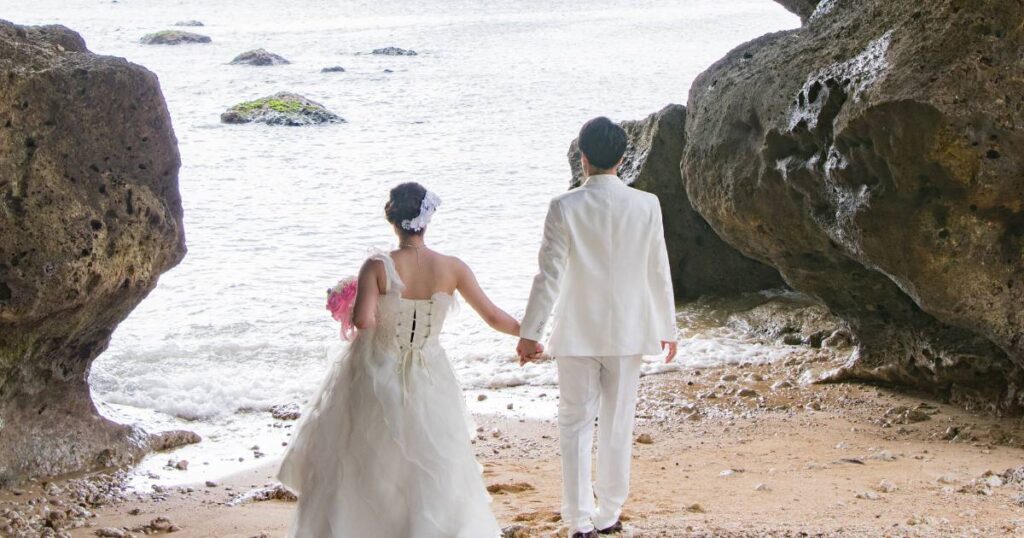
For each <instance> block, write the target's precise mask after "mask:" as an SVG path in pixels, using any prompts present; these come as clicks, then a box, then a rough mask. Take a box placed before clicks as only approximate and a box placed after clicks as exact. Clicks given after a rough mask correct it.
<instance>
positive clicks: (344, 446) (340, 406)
mask: <svg viewBox="0 0 1024 538" xmlns="http://www.w3.org/2000/svg"><path fill="white" fill-rule="evenodd" d="M374 259H379V260H380V261H382V262H383V263H384V266H385V267H386V269H387V275H388V287H387V290H386V293H385V294H384V295H383V296H382V297H381V300H380V303H379V306H378V312H377V326H376V327H375V328H372V329H366V330H363V331H360V332H359V334H358V335H357V336H356V338H355V340H353V342H352V343H351V345H349V346H348V348H347V349H346V350H345V351H343V352H342V353H341V355H340V356H339V357H337V358H336V359H335V360H334V361H333V363H332V364H331V369H330V371H329V372H328V374H327V377H326V379H325V380H324V383H323V385H322V387H321V388H320V392H319V393H318V394H317V395H316V396H315V398H314V400H313V401H312V403H311V404H310V405H309V406H308V408H307V409H306V411H305V413H304V416H303V421H302V423H301V424H300V425H299V427H298V430H297V432H296V433H295V436H294V438H293V439H292V441H291V444H290V447H289V449H288V452H287V453H286V454H285V457H284V461H283V462H282V463H281V469H280V471H279V472H278V478H279V479H280V480H281V482H282V483H283V484H285V485H286V486H288V487H289V488H291V489H293V490H294V491H295V492H297V493H298V494H299V503H298V513H297V514H296V517H295V520H294V522H293V524H292V527H291V532H290V533H289V536H292V537H297V538H347V537H352V538H494V537H497V536H500V535H501V531H500V529H499V527H498V523H497V521H496V520H495V518H494V515H493V514H492V513H491V509H490V496H489V495H488V494H487V491H486V489H485V488H484V482H483V479H482V477H481V474H480V472H481V467H480V465H479V464H478V463H477V461H476V459H475V457H474V454H473V450H472V447H471V444H470V435H471V433H470V432H471V431H472V428H473V425H472V421H471V419H470V418H469V413H468V410H467V409H466V403H465V400H464V399H463V395H462V389H461V387H460V386H459V384H458V381H457V380H456V378H455V372H454V371H453V370H452V367H451V365H450V364H449V362H448V358H447V356H446V355H445V352H444V349H443V348H442V347H441V345H440V343H439V342H438V333H439V332H440V331H441V327H442V326H443V325H444V320H445V316H446V314H447V313H448V311H449V309H450V308H451V306H452V304H453V302H454V298H453V297H452V296H451V295H448V294H446V293H437V294H435V295H434V296H433V298H432V299H428V300H410V299H404V298H402V296H401V293H402V289H403V287H404V286H403V284H402V282H401V279H400V278H399V277H398V273H397V271H396V270H395V266H394V262H393V261H392V260H391V257H390V256H388V255H386V254H384V255H376V256H374Z"/></svg>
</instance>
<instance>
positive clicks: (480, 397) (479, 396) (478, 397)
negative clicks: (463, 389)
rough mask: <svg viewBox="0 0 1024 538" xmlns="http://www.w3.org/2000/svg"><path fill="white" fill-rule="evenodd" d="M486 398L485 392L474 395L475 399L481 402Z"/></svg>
mask: <svg viewBox="0 0 1024 538" xmlns="http://www.w3.org/2000/svg"><path fill="white" fill-rule="evenodd" d="M486 399H487V395H486V394H480V395H477V397H476V401H478V402H482V401H484V400H486Z"/></svg>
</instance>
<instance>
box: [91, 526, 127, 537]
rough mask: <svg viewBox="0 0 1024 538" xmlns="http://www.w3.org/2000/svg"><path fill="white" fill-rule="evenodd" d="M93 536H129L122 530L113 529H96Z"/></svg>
mask: <svg viewBox="0 0 1024 538" xmlns="http://www.w3.org/2000/svg"><path fill="white" fill-rule="evenodd" d="M94 534H95V535H96V536H100V537H102V538H128V536H130V535H129V534H128V533H126V532H124V531H123V530H121V529H117V528H114V527H104V528H102V529H96V532H95V533H94Z"/></svg>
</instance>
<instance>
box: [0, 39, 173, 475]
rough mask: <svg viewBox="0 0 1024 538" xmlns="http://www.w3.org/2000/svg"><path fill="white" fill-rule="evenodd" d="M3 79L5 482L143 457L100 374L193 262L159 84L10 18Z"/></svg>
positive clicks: (0, 465)
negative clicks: (135, 323) (140, 313)
mask: <svg viewBox="0 0 1024 538" xmlns="http://www.w3.org/2000/svg"><path fill="white" fill-rule="evenodd" d="M0 80H3V84H0V483H2V482H5V481H10V480H17V479H19V478H22V477H24V476H27V475H53V474H58V473H63V472H68V471H76V470H81V469H88V468H93V467H99V466H108V465H114V464H120V463H126V462H129V461H132V460H133V459H135V458H137V457H138V456H139V455H140V454H141V453H142V452H143V451H145V450H146V449H148V448H149V446H150V444H151V439H150V437H149V436H147V435H145V434H144V433H143V432H140V431H137V430H135V429H133V428H130V427H126V426H121V425H118V424H115V423H113V422H111V421H109V420H107V419H105V418H103V417H101V416H100V415H99V414H98V413H97V411H96V408H95V406H94V404H93V401H92V399H91V397H90V394H89V387H88V384H87V376H88V374H89V366H90V364H91V363H92V361H93V359H95V358H96V356H97V355H99V354H100V353H101V352H102V351H103V350H104V349H105V348H106V347H107V344H108V342H109V341H110V335H111V332H112V331H113V330H114V328H115V327H116V326H117V324H118V323H120V322H121V321H122V320H123V319H124V318H125V317H126V316H127V315H128V313H129V312H130V311H131V310H132V309H133V308H134V307H135V306H136V305H137V304H138V303H139V301H141V300H142V299H143V298H144V297H145V296H146V294H148V293H149V292H150V291H151V290H152V289H153V288H154V286H155V285H156V281H157V277H158V276H159V275H160V274H161V273H162V272H164V271H166V270H168V269H169V268H171V267H173V266H174V265H175V264H177V263H178V262H179V261H180V260H181V259H182V256H184V254H185V242H184V234H183V229H182V220H181V217H182V209H181V201H180V198H179V194H178V167H179V157H178V150H177V142H176V140H175V137H174V131H173V130H172V128H171V121H170V117H169V116H168V112H167V107H166V105H165V103H164V99H163V95H162V94H161V91H160V85H159V83H158V81H157V78H156V76H155V75H154V74H153V73H151V72H149V71H147V70H146V69H144V68H142V67H140V66H137V65H134V64H131V63H128V62H127V61H125V60H123V59H120V58H111V57H105V56H98V55H95V54H92V53H90V52H89V51H88V49H87V48H86V46H85V43H84V41H83V40H82V38H81V37H79V36H78V34H76V33H74V32H72V31H70V30H68V29H67V28H64V27H61V26H45V27H22V26H16V25H14V24H11V23H8V22H6V21H0ZM161 442H163V441H161Z"/></svg>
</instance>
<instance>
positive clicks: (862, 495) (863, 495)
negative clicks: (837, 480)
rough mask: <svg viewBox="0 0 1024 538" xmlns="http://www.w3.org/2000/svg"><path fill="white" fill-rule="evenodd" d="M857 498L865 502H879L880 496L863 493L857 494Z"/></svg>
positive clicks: (872, 492)
mask: <svg viewBox="0 0 1024 538" xmlns="http://www.w3.org/2000/svg"><path fill="white" fill-rule="evenodd" d="M857 498H858V499H864V500H867V501H877V500H880V499H881V498H882V496H881V495H879V494H877V493H875V492H874V491H865V492H864V493H858V494H857Z"/></svg>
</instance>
